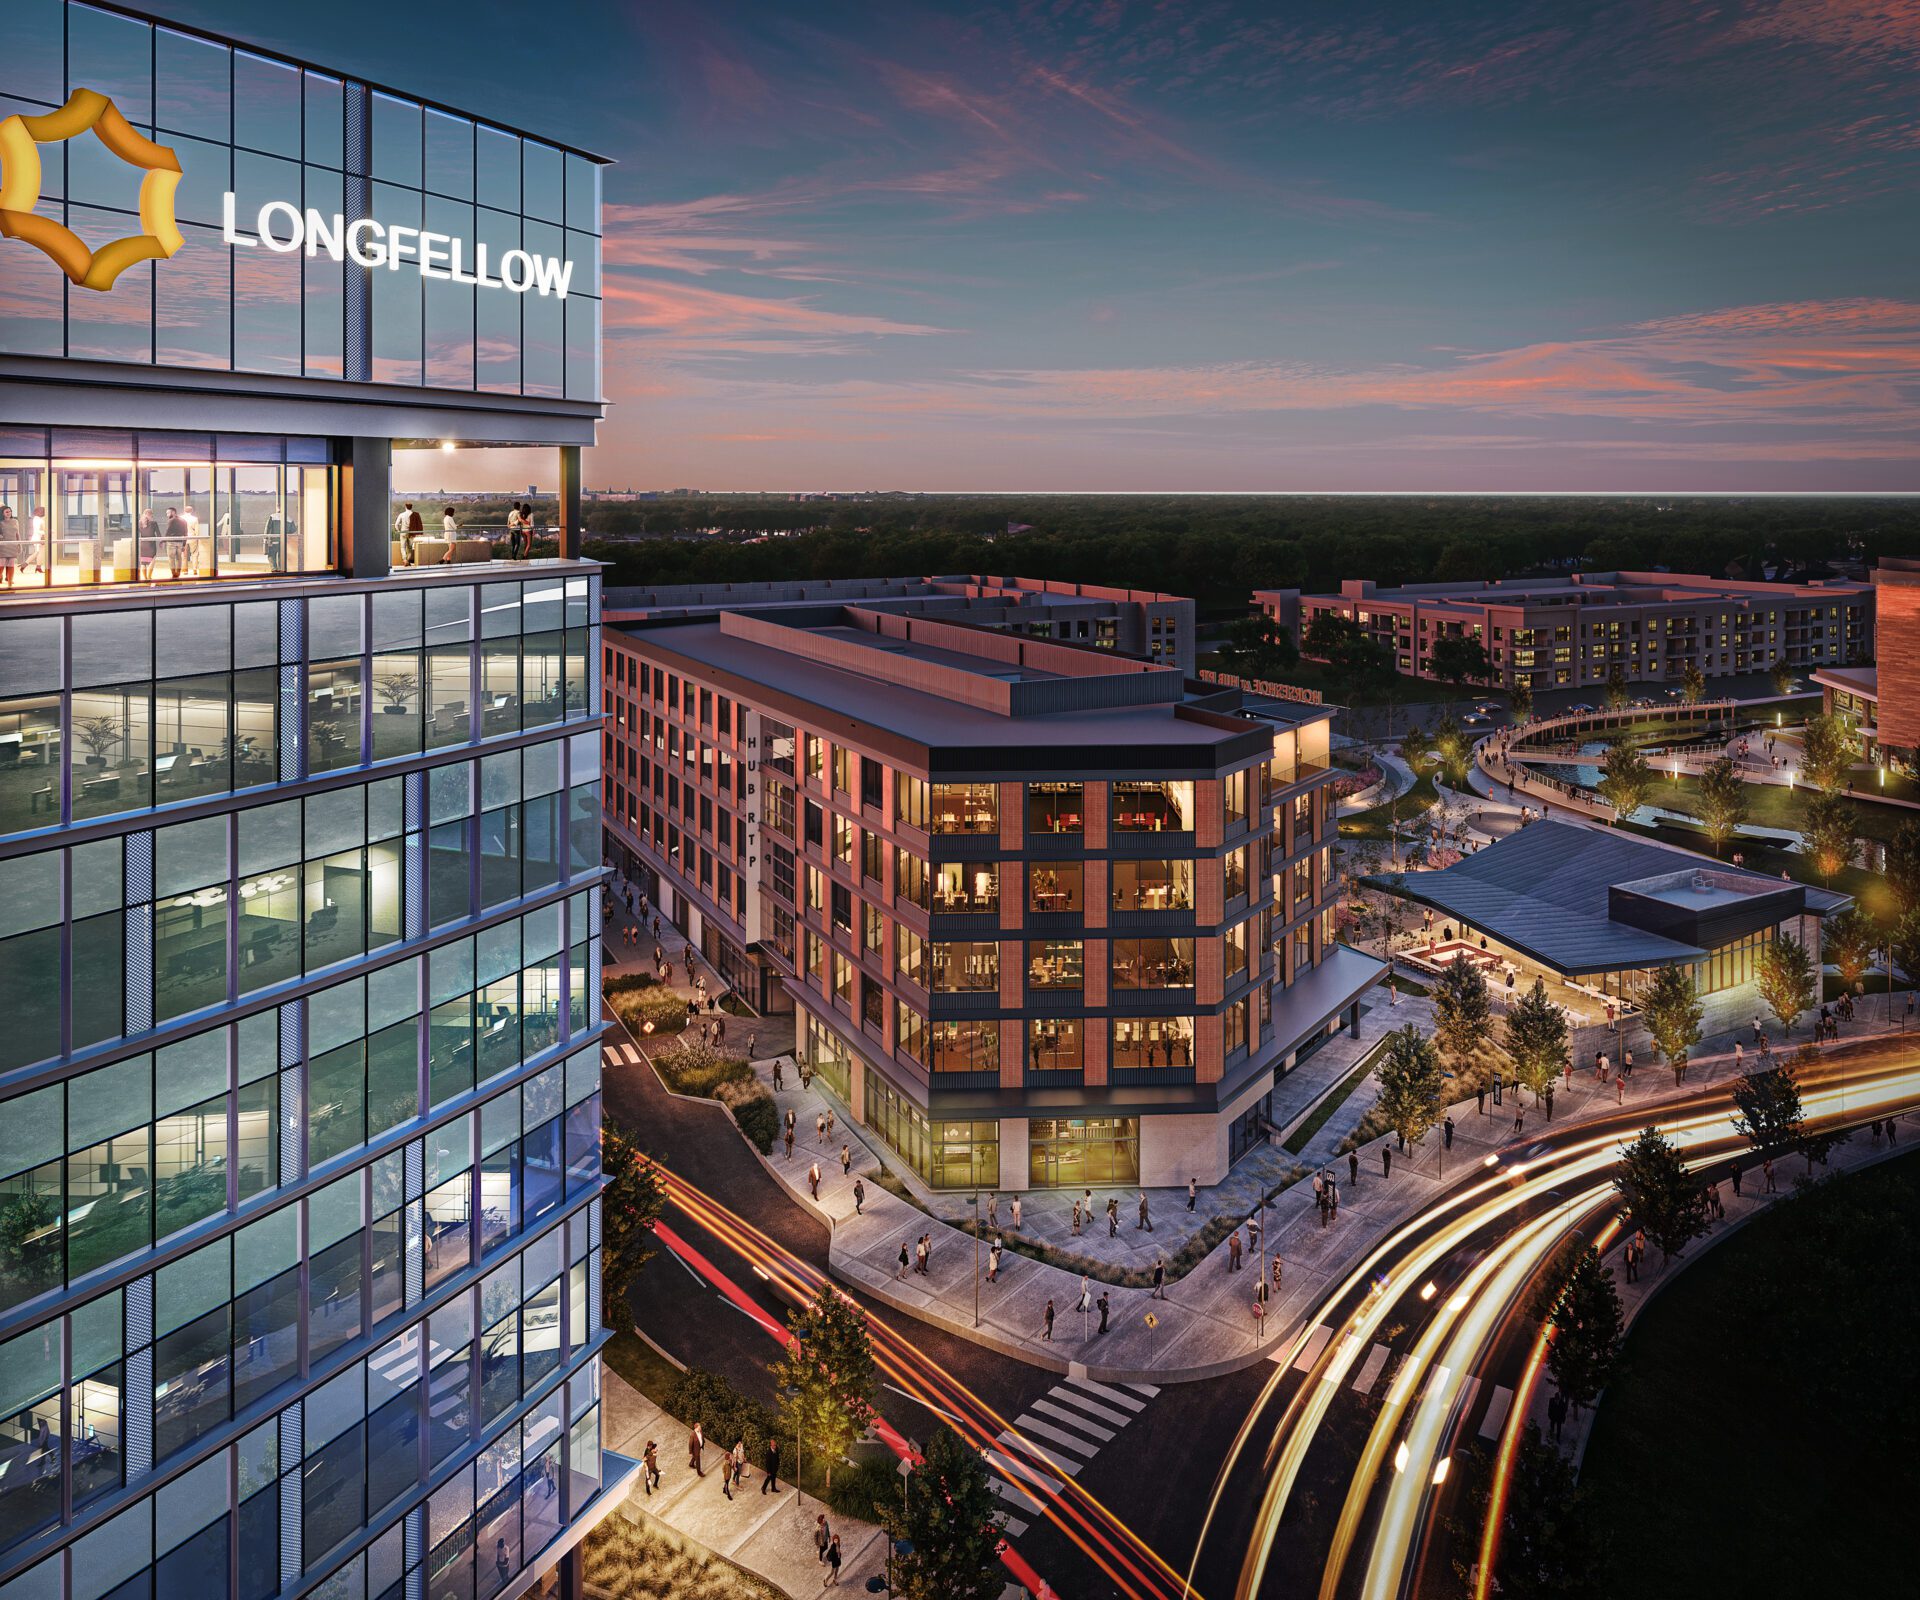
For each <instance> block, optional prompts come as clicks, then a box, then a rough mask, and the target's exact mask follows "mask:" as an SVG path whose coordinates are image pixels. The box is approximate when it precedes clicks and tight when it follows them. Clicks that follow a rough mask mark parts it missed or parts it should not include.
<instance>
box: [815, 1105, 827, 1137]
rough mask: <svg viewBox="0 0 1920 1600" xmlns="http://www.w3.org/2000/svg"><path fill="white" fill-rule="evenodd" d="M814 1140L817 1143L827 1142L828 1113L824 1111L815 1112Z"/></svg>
mask: <svg viewBox="0 0 1920 1600" xmlns="http://www.w3.org/2000/svg"><path fill="white" fill-rule="evenodd" d="M813 1142H814V1143H815V1144H825V1143H826V1142H827V1114H826V1112H824V1111H816V1112H815V1113H814V1114H813Z"/></svg>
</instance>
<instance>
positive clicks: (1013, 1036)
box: [1000, 1017, 1026, 1089]
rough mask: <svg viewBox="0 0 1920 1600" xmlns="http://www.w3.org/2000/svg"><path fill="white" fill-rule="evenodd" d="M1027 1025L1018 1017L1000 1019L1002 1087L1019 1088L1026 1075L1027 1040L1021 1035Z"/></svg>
mask: <svg viewBox="0 0 1920 1600" xmlns="http://www.w3.org/2000/svg"><path fill="white" fill-rule="evenodd" d="M1024 1026H1025V1024H1023V1023H1022V1022H1021V1021H1020V1020H1019V1019H1018V1018H1017V1017H1002V1018H1001V1019H1000V1087H1001V1088H1003V1089H1017V1088H1019V1087H1020V1082H1021V1079H1022V1077H1023V1076H1024V1071H1025V1061H1026V1042H1025V1040H1024V1039H1023V1038H1022V1036H1021V1030H1022V1028H1023V1027H1024Z"/></svg>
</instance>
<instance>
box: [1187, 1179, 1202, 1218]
mask: <svg viewBox="0 0 1920 1600" xmlns="http://www.w3.org/2000/svg"><path fill="white" fill-rule="evenodd" d="M1199 1196H1200V1186H1199V1185H1198V1184H1197V1183H1195V1182H1194V1180H1193V1179H1192V1178H1189V1179H1187V1209H1188V1210H1189V1211H1191V1210H1192V1209H1193V1203H1194V1201H1195V1200H1197V1199H1198V1198H1199Z"/></svg>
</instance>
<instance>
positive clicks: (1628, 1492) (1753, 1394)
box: [1581, 1133, 1920, 1600]
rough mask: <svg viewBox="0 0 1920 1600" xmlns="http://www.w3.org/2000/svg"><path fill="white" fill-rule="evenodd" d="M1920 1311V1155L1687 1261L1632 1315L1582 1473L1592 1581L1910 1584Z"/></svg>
mask: <svg viewBox="0 0 1920 1600" xmlns="http://www.w3.org/2000/svg"><path fill="white" fill-rule="evenodd" d="M1855 1137H1857V1138H1864V1137H1866V1135H1865V1134H1864V1133H1863V1134H1857V1135H1856V1136H1855ZM1790 1165H1791V1166H1793V1167H1794V1168H1796V1169H1797V1168H1798V1167H1799V1166H1800V1163H1799V1162H1797V1161H1796V1162H1793V1163H1790ZM1696 1248H1698V1247H1696ZM1917 1324H1920V1159H1916V1157H1915V1156H1908V1157H1906V1158H1905V1159H1903V1160H1900V1161H1897V1162H1891V1163H1888V1164H1886V1165H1883V1166H1880V1167H1876V1168H1873V1169H1871V1170H1869V1171H1866V1172H1862V1173H1858V1174H1855V1175H1852V1176H1845V1177H1839V1178H1835V1179H1833V1180H1831V1181H1830V1182H1827V1183H1824V1184H1821V1185H1818V1186H1816V1187H1815V1188H1814V1189H1812V1190H1810V1191H1809V1192H1808V1193H1807V1194H1805V1195H1803V1196H1801V1197H1799V1198H1796V1199H1794V1200H1792V1201H1790V1202H1788V1203H1786V1204H1784V1205H1781V1206H1780V1207H1778V1208H1777V1209H1776V1210H1775V1211H1773V1212H1772V1213H1770V1214H1768V1215H1766V1216H1763V1217H1761V1218H1759V1219H1757V1220H1756V1221H1754V1222H1752V1223H1750V1224H1748V1225H1747V1226H1746V1227H1745V1228H1743V1229H1742V1230H1741V1231H1740V1232H1739V1233H1737V1234H1735V1235H1734V1236H1733V1237H1732V1238H1730V1239H1728V1240H1727V1241H1726V1242H1725V1243H1723V1244H1719V1245H1716V1246H1715V1247H1714V1248H1713V1249H1712V1250H1710V1251H1708V1252H1707V1253H1705V1254H1703V1255H1702V1256H1701V1258H1700V1259H1699V1261H1698V1262H1697V1263H1695V1264H1693V1265H1691V1266H1687V1267H1685V1268H1684V1269H1681V1270H1680V1271H1679V1275H1678V1276H1677V1277H1676V1278H1675V1280H1674V1282H1673V1283H1672V1285H1671V1286H1670V1287H1668V1288H1666V1289H1665V1290H1663V1291H1662V1293H1661V1294H1660V1295H1659V1297H1658V1298H1657V1299H1655V1300H1654V1301H1653V1303H1652V1304H1651V1305H1650V1306H1649V1307H1648V1309H1647V1311H1646V1313H1645V1315H1644V1316H1642V1317H1641V1318H1640V1320H1639V1321H1638V1322H1637V1323H1636V1324H1635V1325H1634V1328H1633V1331H1632V1333H1631V1335H1630V1336H1629V1338H1628V1340H1627V1344H1626V1350H1625V1352H1624V1357H1623V1364H1622V1368H1621V1371H1620V1374H1619V1376H1617V1377H1616V1378H1615V1379H1614V1381H1613V1383H1612V1384H1611V1385H1610V1386H1609V1388H1608V1390H1607V1392H1606V1394H1605V1395H1604V1396H1603V1397H1602V1399H1601V1402H1600V1411H1599V1415H1598V1417H1597V1418H1596V1419H1595V1427H1594V1432H1593V1438H1592V1442H1591V1443H1590V1444H1589V1446H1588V1449H1587V1454H1586V1459H1585V1463H1584V1465H1583V1467H1582V1470H1581V1484H1582V1487H1583V1489H1585V1490H1588V1491H1590V1493H1591V1503H1592V1505H1593V1506H1594V1507H1595V1508H1596V1509H1597V1510H1598V1511H1599V1512H1600V1513H1601V1515H1602V1516H1603V1517H1604V1525H1603V1527H1602V1528H1601V1529H1600V1530H1599V1531H1600V1539H1599V1541H1598V1542H1599V1544H1600V1546H1601V1562H1600V1569H1601V1570H1600V1571H1599V1572H1597V1573H1596V1574H1595V1578H1596V1580H1597V1581H1596V1585H1595V1587H1596V1589H1597V1592H1598V1593H1600V1594H1602V1595H1608V1596H1617V1597H1619V1600H1701V1597H1703V1596H1707V1595H1763V1594H1776V1593H1779V1592H1781V1590H1782V1585H1783V1583H1784V1584H1785V1585H1786V1587H1788V1588H1791V1589H1801V1588H1805V1589H1807V1590H1809V1591H1812V1590H1818V1591H1819V1592H1820V1593H1822V1594H1842V1595H1862V1596H1866V1595H1884V1594H1901V1593H1910V1592H1911V1588H1912V1582H1913V1580H1912V1575H1911V1571H1910V1562H1911V1557H1910V1555H1909V1553H1908V1551H1907V1550H1906V1548H1905V1545H1906V1541H1905V1539H1904V1538H1903V1537H1901V1536H1900V1535H1899V1533H1898V1530H1899V1529H1900V1528H1903V1527H1906V1526H1908V1523H1907V1518H1908V1517H1909V1516H1910V1515H1911V1514H1912V1506H1913V1500H1914V1495H1915V1492H1916V1490H1920V1474H1916V1471H1915V1466H1914V1455H1913V1436H1914V1429H1915V1427H1916V1425H1917V1424H1920V1399H1917V1398H1916V1391H1915V1388H1914V1385H1913V1384H1912V1382H1911V1374H1910V1373H1909V1371H1908V1369H1907V1361H1906V1351H1907V1350H1908V1349H1909V1348H1910V1345H1911V1340H1912V1330H1913V1329H1914V1327H1915V1326H1916V1325H1917Z"/></svg>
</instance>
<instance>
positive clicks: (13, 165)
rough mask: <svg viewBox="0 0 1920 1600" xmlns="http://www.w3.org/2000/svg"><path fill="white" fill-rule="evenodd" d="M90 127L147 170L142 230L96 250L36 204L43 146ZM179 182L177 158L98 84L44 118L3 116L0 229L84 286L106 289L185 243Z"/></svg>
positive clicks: (121, 154)
mask: <svg viewBox="0 0 1920 1600" xmlns="http://www.w3.org/2000/svg"><path fill="white" fill-rule="evenodd" d="M89 128H91V129H92V130H93V132H94V134H95V135H96V136H97V137H98V138H99V140H100V142H101V143H102V144H103V145H105V146H106V147H107V148H108V149H109V150H111V151H112V152H113V153H114V154H115V155H117V156H118V157H119V158H120V159H121V160H122V161H124V162H126V163H128V165H130V166H134V167H139V168H142V169H143V170H144V171H145V172H146V176H145V177H144V178H142V179H141V180H140V226H141V228H142V229H143V230H144V231H143V232H141V233H137V234H132V235H130V236H129V237H127V238H124V239H115V240H113V241H112V242H110V243H108V244H103V245H102V246H101V247H100V248H99V249H98V250H89V249H88V248H87V247H86V245H85V244H84V243H82V242H81V240H80V237H79V236H78V235H77V234H76V233H74V231H73V230H72V229H71V228H68V227H65V226H63V225H62V224H60V223H58V222H55V221H54V220H53V219H52V218H51V217H42V216H37V215H35V213H34V207H36V206H37V205H39V204H40V146H41V145H43V144H58V143H60V142H61V141H62V140H63V139H73V138H77V137H79V135H81V134H83V133H85V132H86V131H87V130H88V129H89ZM179 187H180V158H179V157H178V156H176V155H175V154H174V153H173V151H172V150H170V149H169V148H167V146H165V145H159V144H155V143H154V142H153V141H152V140H151V139H148V138H146V137H144V136H143V135H141V134H140V133H138V132H136V131H135V129H134V127H133V125H132V124H131V123H130V122H128V121H127V119H126V118H125V117H123V116H121V114H120V110H119V108H118V107H117V106H116V105H114V103H113V102H112V101H111V100H109V99H108V98H107V97H106V96H105V95H103V94H101V93H100V92H99V91H97V90H94V89H75V90H74V91H73V93H72V95H71V96H69V97H68V100H67V103H66V104H65V105H63V106H62V107H61V108H60V109H59V110H58V111H49V112H47V113H46V115H45V116H39V117H23V116H12V117H8V118H7V119H6V120H5V121H4V122H0V235H4V236H5V237H7V238H9V239H23V240H25V241H26V242H27V243H28V244H31V245H34V246H37V247H38V248H39V249H41V250H44V251H45V252H46V253H47V254H48V255H50V256H52V257H53V259H54V260H55V261H56V262H57V263H58V264H59V267H60V270H61V271H62V272H64V273H65V274H66V275H67V276H68V277H69V278H71V279H72V280H73V281H74V282H75V283H77V284H78V285H79V286H80V287H81V288H82V289H100V290H106V289H111V288H112V287H113V282H114V279H116V278H118V277H119V276H120V274H121V273H123V272H125V271H126V270H127V268H128V267H130V266H132V265H134V263H136V262H139V261H154V260H164V259H166V258H167V257H168V256H171V255H173V254H174V253H175V252H176V251H177V250H179V248H180V247H181V246H182V245H183V244H185V243H186V240H185V239H184V238H182V237H181V235H180V226H179V224H178V223H177V222H176V221H175V220H174V214H173V196H174V191H175V190H176V189H178V188H179Z"/></svg>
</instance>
